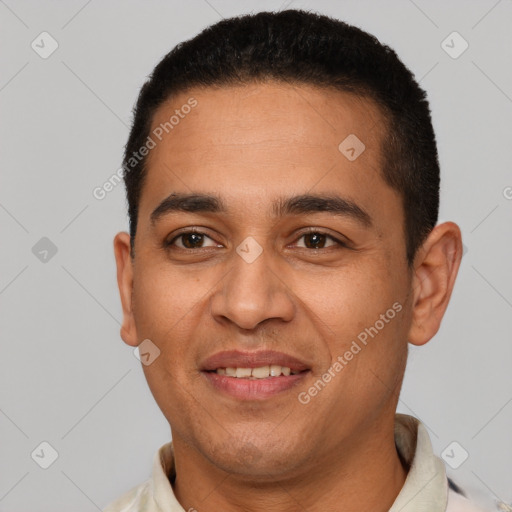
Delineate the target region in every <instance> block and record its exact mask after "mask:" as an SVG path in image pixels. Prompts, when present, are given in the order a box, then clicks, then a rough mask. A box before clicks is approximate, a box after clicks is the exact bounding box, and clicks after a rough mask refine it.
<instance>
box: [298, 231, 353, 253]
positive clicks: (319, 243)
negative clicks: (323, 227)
mask: <svg viewBox="0 0 512 512" xmlns="http://www.w3.org/2000/svg"><path fill="white" fill-rule="evenodd" d="M301 238H304V240H305V244H304V245H303V246H300V245H299V246H298V247H305V248H306V249H326V248H328V247H332V246H342V247H346V245H345V244H344V243H343V242H341V241H340V240H337V239H336V238H334V237H332V236H331V235H328V234H327V233H323V232H322V231H310V232H308V233H304V234H302V235H301V236H300V238H299V240H300V239H301ZM328 239H330V240H332V241H333V242H334V243H333V244H331V245H328V246H327V247H326V245H325V244H326V241H327V240H328Z"/></svg>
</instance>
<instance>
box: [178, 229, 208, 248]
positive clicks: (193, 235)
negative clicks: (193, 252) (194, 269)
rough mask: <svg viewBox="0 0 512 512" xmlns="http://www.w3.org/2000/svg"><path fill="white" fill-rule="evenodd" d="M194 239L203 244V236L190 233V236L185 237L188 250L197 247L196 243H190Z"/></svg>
mask: <svg viewBox="0 0 512 512" xmlns="http://www.w3.org/2000/svg"><path fill="white" fill-rule="evenodd" d="M191 238H193V239H194V240H195V242H196V243H197V242H201V241H202V238H203V235H199V234H197V233H189V234H188V235H185V236H184V237H183V245H184V246H185V247H186V248H187V249H193V248H194V247H195V245H194V242H192V243H191V244H189V243H188V241H189V240H190V239H191Z"/></svg>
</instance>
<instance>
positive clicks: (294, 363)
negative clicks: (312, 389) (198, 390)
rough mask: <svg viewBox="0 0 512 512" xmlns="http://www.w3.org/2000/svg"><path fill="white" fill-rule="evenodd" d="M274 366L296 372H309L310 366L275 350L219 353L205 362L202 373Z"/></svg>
mask: <svg viewBox="0 0 512 512" xmlns="http://www.w3.org/2000/svg"><path fill="white" fill-rule="evenodd" d="M272 364H275V365H280V366H286V367H288V368H290V370H294V371H303V370H309V366H308V365H307V364H306V363H305V362H303V361H301V360H299V359H297V358H296V357H294V356H291V355H289V354H285V353H283V352H276V351H275V350H260V351H257V352H249V351H241V350H226V351H223V352H217V353H216V354H213V355H212V356H210V357H208V358H207V359H206V360H205V361H204V362H203V364H202V367H201V369H202V371H212V370H217V369H218V368H259V367H261V366H267V365H272Z"/></svg>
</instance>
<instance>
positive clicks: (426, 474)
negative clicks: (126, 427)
mask: <svg viewBox="0 0 512 512" xmlns="http://www.w3.org/2000/svg"><path fill="white" fill-rule="evenodd" d="M395 445H396V447H397V450H398V452H399V453H400V455H401V456H402V457H403V458H404V459H405V461H406V462H407V464H408V465H409V471H408V473H407V478H406V480H405V483H404V486H403V487H402V489H401V491H400V493H399V494H398V496H397V497H396V499H395V501H394V503H393V505H392V507H391V508H390V509H389V512H485V511H483V510H482V509H481V508H478V507H477V506H476V505H475V504H473V503H472V502H470V501H469V500H468V499H466V498H465V497H464V496H462V495H461V494H458V493H456V492H454V491H453V490H452V489H450V488H449V487H448V479H447V476H446V470H445V466H444V463H443V461H442V460H441V459H440V458H439V457H437V456H436V455H435V454H434V452H433V450H432V444H431V442H430V437H429V435H428V432H427V430H426V428H425V427H424V426H423V424H422V423H421V422H420V421H419V420H418V419H416V418H414V417H413V416H409V415H407V414H399V413H397V414H396V416H395ZM168 475H169V476H170V477H173V476H174V456H173V449H172V442H169V443H166V444H164V445H163V446H162V447H161V448H160V449H159V450H158V451H157V453H156V454H155V456H154V459H153V472H152V475H151V477H150V478H149V479H148V480H146V481H145V482H143V483H142V484H140V485H138V486H136V487H134V488H132V489H131V490H130V491H128V492H127V493H126V494H124V495H123V496H121V497H120V498H118V499H117V500H115V501H113V502H111V503H110V504H109V505H108V506H107V507H106V508H104V509H103V512H186V511H185V509H184V508H183V507H182V506H181V505H180V503H179V502H178V500H177V499H176V496H175V495H174V492H173V489H172V486H171V483H170V481H169V476H168Z"/></svg>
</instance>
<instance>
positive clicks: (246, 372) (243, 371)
mask: <svg viewBox="0 0 512 512" xmlns="http://www.w3.org/2000/svg"><path fill="white" fill-rule="evenodd" d="M250 376H251V368H237V369H236V378H237V379H241V378H243V377H250Z"/></svg>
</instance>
